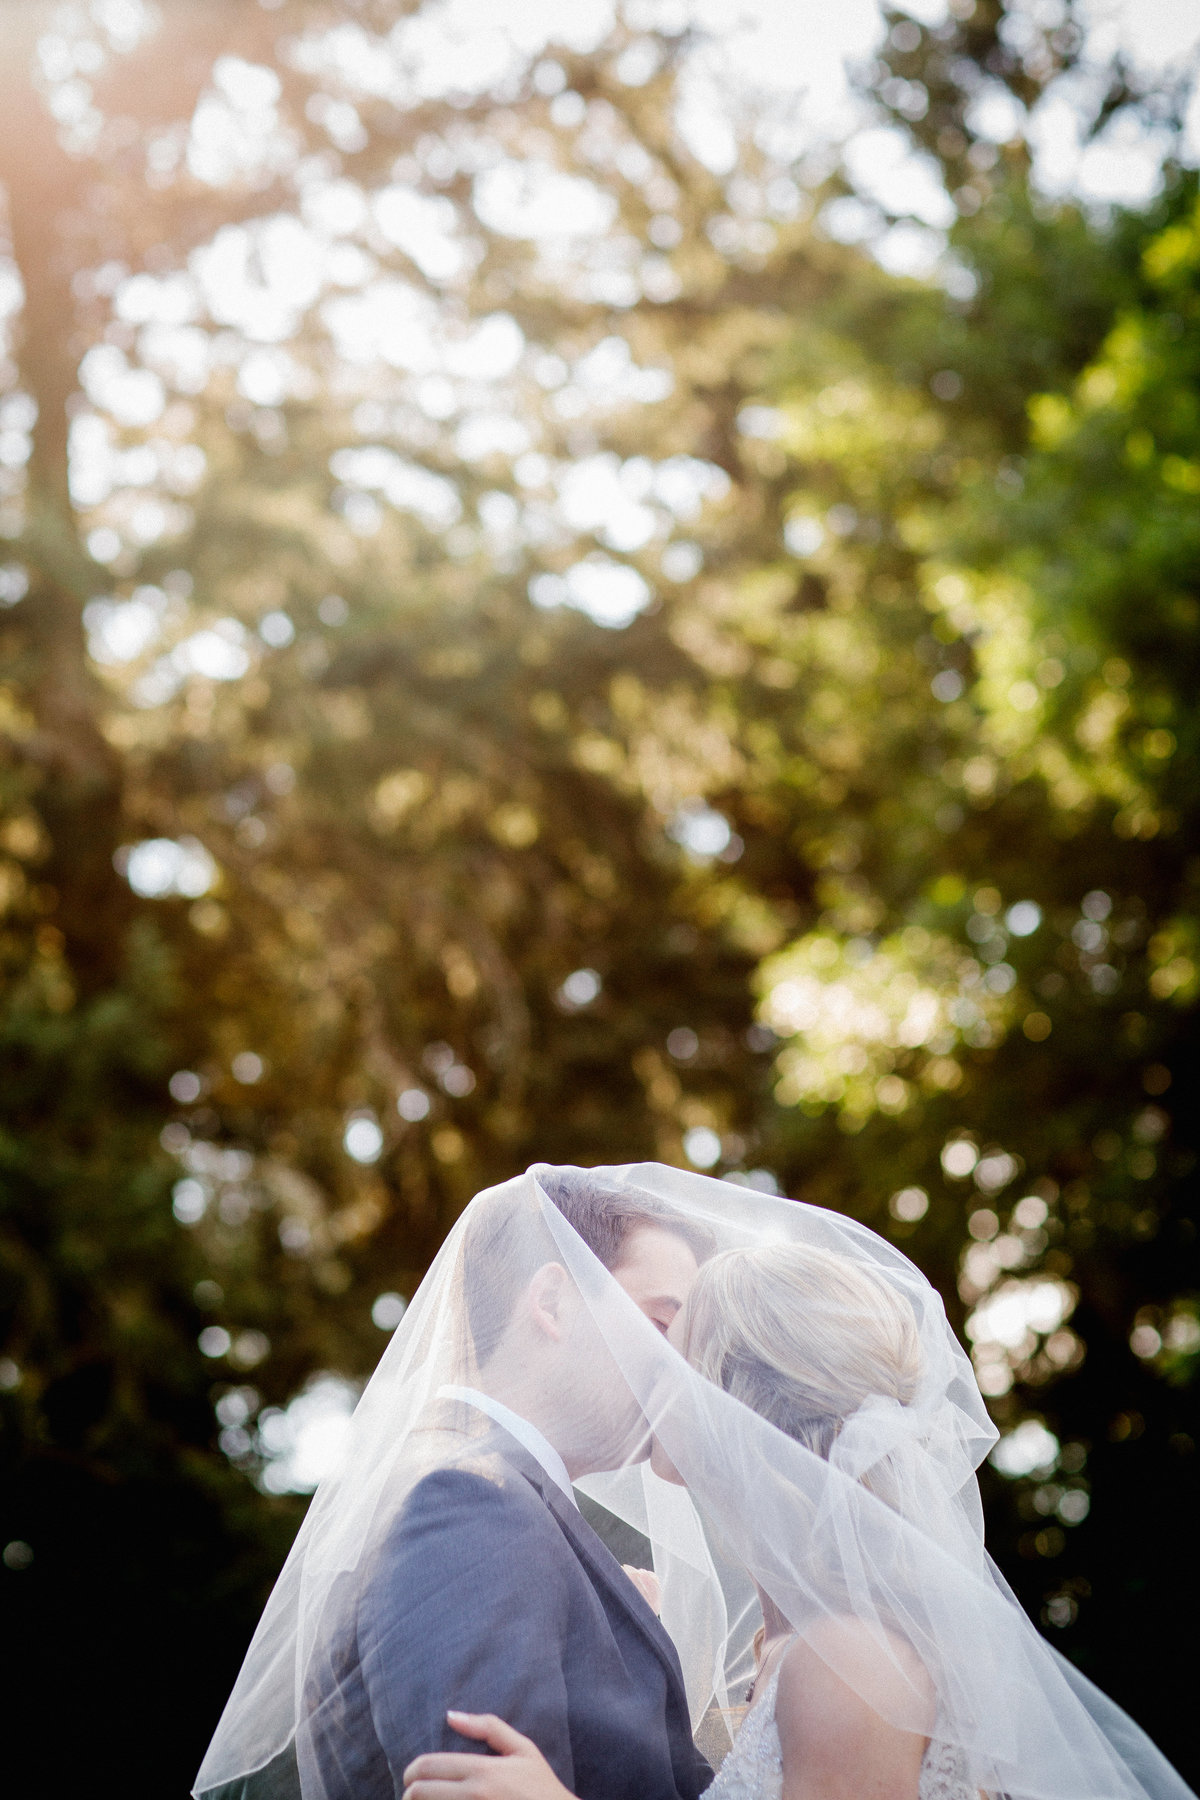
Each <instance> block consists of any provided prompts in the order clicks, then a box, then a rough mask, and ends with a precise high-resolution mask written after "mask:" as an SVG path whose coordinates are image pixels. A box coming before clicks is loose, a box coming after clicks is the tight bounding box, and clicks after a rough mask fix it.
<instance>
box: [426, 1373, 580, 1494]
mask: <svg viewBox="0 0 1200 1800" xmlns="http://www.w3.org/2000/svg"><path fill="white" fill-rule="evenodd" d="M438 1399H439V1400H460V1401H462V1402H463V1404H464V1405H466V1406H475V1407H478V1409H479V1411H480V1412H482V1413H486V1414H487V1416H488V1418H489V1419H494V1420H495V1422H496V1424H497V1425H502V1426H503V1427H504V1429H505V1431H507V1432H508V1434H509V1436H510V1437H514V1438H516V1440H517V1442H518V1444H520V1445H521V1446H522V1448H523V1449H525V1450H528V1452H529V1454H530V1456H532V1457H533V1459H534V1461H535V1462H537V1463H539V1464H540V1465H541V1467H542V1468H543V1469H544V1470H545V1471H546V1474H547V1475H548V1476H549V1477H550V1479H551V1481H552V1482H553V1483H554V1485H555V1487H558V1488H561V1489H562V1491H563V1493H564V1494H565V1495H566V1497H567V1499H568V1500H569V1501H570V1502H571V1505H572V1506H575V1507H578V1504H579V1503H578V1501H577V1500H576V1498H575V1495H574V1493H573V1491H572V1489H571V1477H570V1476H569V1475H568V1474H567V1465H566V1463H565V1462H564V1461H563V1459H562V1457H561V1456H560V1455H559V1454H558V1451H557V1450H556V1449H555V1448H554V1445H553V1444H552V1443H551V1442H550V1440H549V1438H547V1437H544V1436H543V1435H542V1433H541V1432H540V1431H539V1430H538V1428H537V1426H536V1425H531V1424H530V1423H529V1420H528V1419H523V1418H522V1417H521V1415H520V1414H519V1413H515V1412H513V1411H512V1409H511V1407H507V1406H505V1405H503V1404H502V1402H501V1401H499V1400H493V1399H492V1396H491V1395H490V1394H484V1393H481V1392H480V1390H479V1389H478V1388H472V1387H455V1386H454V1385H453V1384H452V1383H450V1382H447V1383H445V1384H444V1385H443V1386H442V1387H440V1388H439V1389H438Z"/></svg>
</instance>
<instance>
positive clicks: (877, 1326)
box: [682, 1244, 921, 1457]
mask: <svg viewBox="0 0 1200 1800" xmlns="http://www.w3.org/2000/svg"><path fill="white" fill-rule="evenodd" d="M682 1348H683V1353H684V1355H685V1356H686V1357H687V1359H688V1361H689V1362H690V1363H691V1364H692V1365H693V1367H694V1368H696V1369H697V1370H698V1371H699V1373H700V1374H702V1375H705V1376H707V1378H708V1379H709V1380H710V1381H713V1382H715V1383H716V1385H717V1386H718V1387H722V1388H724V1389H725V1391H726V1393H729V1394H733V1395H735V1396H736V1397H737V1399H739V1400H741V1401H744V1403H745V1404H746V1405H747V1406H749V1407H752V1408H753V1410H754V1411H755V1412H756V1413H759V1414H761V1415H762V1417H763V1418H764V1419H767V1420H769V1421H770V1423H771V1424H772V1425H775V1426H777V1427H778V1428H779V1430H780V1431H784V1432H786V1433H787V1435H788V1436H789V1437H791V1438H795V1439H796V1441H797V1442H798V1443H801V1444H803V1445H805V1447H806V1448H807V1449H809V1450H812V1451H814V1452H815V1453H816V1454H817V1455H818V1456H823V1457H828V1455H829V1453H830V1450H831V1449H832V1447H833V1442H834V1439H835V1438H836V1437H837V1434H838V1432H839V1431H840V1429H841V1427H842V1424H843V1422H844V1421H845V1420H846V1419H848V1418H849V1417H850V1415H851V1413H853V1412H854V1411H855V1410H856V1409H857V1407H859V1406H860V1405H861V1404H862V1402H863V1401H864V1400H866V1399H868V1398H869V1397H870V1396H871V1395H876V1394H878V1395H883V1396H884V1397H886V1398H889V1399H894V1400H898V1401H900V1402H901V1404H907V1402H908V1401H909V1400H911V1399H912V1397H913V1394H914V1393H915V1391H916V1386H917V1381H918V1378H919V1376H920V1372H921V1352H920V1340H919V1337H918V1334H917V1326H916V1320H915V1319H914V1317H913V1312H912V1308H911V1306H910V1305H909V1304H908V1302H907V1301H906V1300H905V1299H904V1297H903V1296H902V1295H901V1294H899V1293H898V1292H897V1291H896V1290H895V1289H894V1288H893V1287H892V1286H891V1285H890V1283H888V1282H886V1281H883V1280H881V1279H880V1278H879V1277H877V1276H875V1275H873V1274H871V1273H870V1272H869V1271H868V1270H866V1269H864V1268H862V1267H861V1266H860V1265H859V1264H858V1263H855V1262H852V1261H851V1260H850V1259H849V1258H848V1257H844V1256H838V1255H835V1254H834V1253H833V1252H831V1251H828V1250H820V1249H817V1248H815V1247H813V1246H810V1245H807V1244H769V1245H760V1246H757V1247H755V1248H753V1249H743V1250H723V1251H721V1252H719V1253H718V1254H717V1255H716V1256H712V1257H710V1258H709V1259H708V1261H707V1262H705V1263H704V1264H702V1265H701V1269H700V1273H699V1275H698V1276H697V1278H696V1281H695V1283H694V1284H693V1286H692V1290H691V1293H690V1294H689V1295H688V1299H687V1305H686V1308H685V1314H684V1320H683V1343H682Z"/></svg>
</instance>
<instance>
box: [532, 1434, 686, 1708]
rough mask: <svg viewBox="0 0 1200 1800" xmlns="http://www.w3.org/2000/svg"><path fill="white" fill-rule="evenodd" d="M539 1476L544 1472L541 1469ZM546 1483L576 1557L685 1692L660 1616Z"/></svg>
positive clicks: (583, 1521) (545, 1494) (547, 1497)
mask: <svg viewBox="0 0 1200 1800" xmlns="http://www.w3.org/2000/svg"><path fill="white" fill-rule="evenodd" d="M538 1473H539V1474H542V1473H543V1472H542V1470H540V1469H539V1470H538ZM543 1481H544V1485H542V1486H540V1487H539V1492H540V1493H541V1496H542V1499H543V1500H544V1501H545V1503H546V1505H547V1506H548V1507H549V1508H550V1511H551V1512H552V1513H553V1514H554V1516H555V1518H556V1519H557V1520H558V1522H559V1525H560V1526H561V1527H562V1530H563V1532H564V1534H565V1536H566V1537H567V1539H568V1541H569V1542H570V1545H571V1548H572V1549H573V1550H574V1552H575V1554H576V1556H578V1558H579V1560H580V1562H581V1563H583V1564H584V1565H585V1567H586V1568H587V1569H588V1571H589V1573H590V1574H591V1575H592V1576H593V1577H594V1578H595V1580H597V1581H598V1582H600V1583H601V1584H602V1585H603V1586H604V1588H605V1589H606V1590H607V1592H608V1593H609V1594H611V1595H612V1597H613V1599H614V1600H616V1602H617V1603H618V1605H619V1606H620V1607H621V1608H622V1610H623V1611H624V1612H626V1613H627V1614H628V1615H629V1618H630V1620H631V1621H632V1623H633V1624H634V1625H636V1626H637V1628H638V1630H639V1631H640V1632H641V1633H642V1636H643V1637H644V1638H646V1639H647V1641H648V1642H649V1644H650V1646H651V1648H652V1649H653V1650H654V1652H655V1654H656V1655H657V1656H658V1657H659V1659H660V1660H661V1661H662V1662H663V1663H664V1664H665V1666H666V1669H667V1672H668V1674H669V1675H670V1677H671V1680H672V1682H673V1683H674V1684H675V1685H677V1686H679V1688H680V1690H681V1692H682V1682H681V1678H680V1670H679V1653H678V1651H677V1650H676V1648H675V1646H674V1644H673V1643H672V1642H671V1639H670V1638H669V1637H668V1635H667V1633H666V1632H665V1631H664V1630H663V1627H662V1624H661V1622H660V1621H659V1618H658V1616H657V1614H656V1613H655V1612H654V1611H653V1609H652V1608H651V1607H650V1606H649V1605H648V1604H647V1602H646V1601H645V1599H644V1598H643V1597H642V1595H641V1594H640V1593H639V1592H638V1590H637V1588H636V1587H635V1586H634V1585H633V1583H632V1581H630V1579H629V1577H628V1575H626V1573H625V1571H624V1569H623V1568H622V1567H621V1565H620V1563H619V1562H618V1561H617V1559H616V1557H615V1556H614V1555H613V1554H612V1552H611V1551H610V1550H609V1548H608V1546H607V1545H606V1544H605V1543H604V1542H603V1540H602V1539H601V1538H599V1537H598V1536H597V1535H596V1533H595V1532H594V1531H593V1530H592V1528H591V1526H590V1525H589V1524H588V1522H587V1520H586V1519H585V1518H584V1517H583V1514H582V1513H581V1512H580V1511H579V1508H578V1507H577V1506H574V1505H572V1503H571V1502H570V1501H569V1500H568V1499H567V1498H566V1496H565V1495H564V1494H563V1493H562V1492H560V1490H559V1489H558V1488H557V1487H556V1486H555V1484H554V1482H553V1481H551V1480H550V1479H549V1477H548V1476H543ZM685 1711H686V1707H685Z"/></svg>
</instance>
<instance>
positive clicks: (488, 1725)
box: [446, 1712, 537, 1756]
mask: <svg viewBox="0 0 1200 1800" xmlns="http://www.w3.org/2000/svg"><path fill="white" fill-rule="evenodd" d="M446 1718H447V1721H448V1722H449V1724H450V1725H451V1726H452V1727H453V1728H454V1730H455V1731H457V1732H458V1734H459V1736H460V1737H469V1738H478V1740H479V1742H480V1743H482V1744H487V1745H488V1746H489V1747H490V1748H491V1749H492V1750H496V1751H498V1752H499V1754H500V1755H501V1756H528V1755H529V1753H530V1752H531V1751H532V1752H533V1754H534V1755H536V1754H537V1748H536V1746H535V1745H534V1744H533V1742H532V1741H531V1740H530V1739H529V1738H527V1737H522V1736H521V1733H520V1732H519V1731H514V1730H513V1728H512V1726H511V1725H506V1724H505V1722H504V1720H503V1719H498V1718H497V1717H496V1715H495V1713H467V1712H448V1713H447V1714H446Z"/></svg>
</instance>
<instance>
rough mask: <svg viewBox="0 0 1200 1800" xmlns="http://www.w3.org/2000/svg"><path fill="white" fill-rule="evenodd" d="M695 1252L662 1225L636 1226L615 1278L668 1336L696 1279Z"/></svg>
mask: <svg viewBox="0 0 1200 1800" xmlns="http://www.w3.org/2000/svg"><path fill="white" fill-rule="evenodd" d="M697 1272H698V1264H697V1262H696V1258H695V1256H694V1255H693V1254H692V1251H691V1249H690V1248H689V1247H688V1245H687V1244H685V1243H684V1241H683V1239H682V1238H681V1237H676V1235H675V1233H674V1232H673V1231H667V1230H665V1229H664V1228H663V1227H662V1226H661V1225H640V1226H637V1227H635V1229H634V1230H633V1231H631V1232H630V1233H629V1236H628V1237H627V1238H626V1239H625V1242H624V1244H623V1245H622V1246H621V1256H620V1260H619V1261H618V1262H617V1264H616V1265H615V1267H614V1268H613V1271H612V1273H613V1279H614V1280H615V1281H616V1282H617V1284H618V1285H619V1286H620V1287H623V1288H624V1289H625V1292H626V1293H627V1294H628V1295H629V1298H630V1299H631V1300H632V1301H633V1303H634V1305H635V1306H636V1307H638V1308H639V1310H640V1311H642V1312H644V1313H645V1315H646V1317H647V1318H648V1319H649V1321H650V1323H651V1324H652V1325H655V1326H657V1328H658V1330H659V1331H661V1332H662V1333H663V1335H664V1337H665V1336H666V1334H667V1332H668V1331H669V1330H670V1329H671V1324H672V1321H673V1320H674V1319H675V1318H676V1316H677V1315H678V1314H679V1312H680V1311H681V1309H682V1307H683V1303H684V1301H685V1300H686V1299H687V1297H688V1290H689V1288H690V1287H691V1285H692V1283H693V1281H695V1279H696V1275H697Z"/></svg>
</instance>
